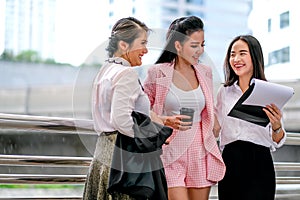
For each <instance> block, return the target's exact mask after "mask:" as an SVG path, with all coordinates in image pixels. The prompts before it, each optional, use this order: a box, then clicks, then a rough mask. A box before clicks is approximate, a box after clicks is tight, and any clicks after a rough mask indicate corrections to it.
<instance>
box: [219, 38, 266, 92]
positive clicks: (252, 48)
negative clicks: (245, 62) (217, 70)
mask: <svg viewBox="0 0 300 200" xmlns="http://www.w3.org/2000/svg"><path fill="white" fill-rule="evenodd" d="M238 40H242V41H244V42H246V43H247V45H248V48H249V52H250V56H251V60H252V64H253V75H252V78H257V79H261V80H265V81H266V77H265V74H264V67H265V65H264V56H263V52H262V48H261V45H260V43H259V41H258V40H257V39H256V38H255V37H253V36H252V35H239V36H237V37H235V38H234V39H233V40H232V41H231V43H230V44H229V47H228V49H227V53H226V57H225V61H224V76H225V84H224V86H225V87H226V86H231V85H232V84H233V83H234V82H235V81H237V80H238V79H239V77H238V76H237V75H236V74H235V72H234V71H233V69H232V67H231V66H230V61H229V60H230V54H231V48H232V46H233V44H234V43H235V42H236V41H238ZM249 84H250V83H249Z"/></svg>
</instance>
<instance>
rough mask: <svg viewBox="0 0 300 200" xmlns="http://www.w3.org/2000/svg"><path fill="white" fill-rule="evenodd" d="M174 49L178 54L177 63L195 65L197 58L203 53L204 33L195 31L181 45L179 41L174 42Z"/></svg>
mask: <svg viewBox="0 0 300 200" xmlns="http://www.w3.org/2000/svg"><path fill="white" fill-rule="evenodd" d="M175 48H176V50H177V54H178V62H179V63H185V64H187V65H196V64H197V63H198V61H199V57H200V56H201V54H202V53H203V52H204V32H203V31H196V32H194V33H192V34H191V35H190V36H189V37H188V39H187V40H186V41H185V42H184V43H183V45H181V44H180V43H179V41H176V42H175Z"/></svg>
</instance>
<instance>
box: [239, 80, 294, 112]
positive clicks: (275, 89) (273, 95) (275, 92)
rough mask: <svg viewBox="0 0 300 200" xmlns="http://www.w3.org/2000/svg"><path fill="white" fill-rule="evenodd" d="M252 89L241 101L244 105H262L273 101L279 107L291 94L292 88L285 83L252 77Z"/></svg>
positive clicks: (292, 92)
mask: <svg viewBox="0 0 300 200" xmlns="http://www.w3.org/2000/svg"><path fill="white" fill-rule="evenodd" d="M252 81H253V83H254V88H253V91H252V92H251V94H250V96H249V97H248V98H247V99H246V100H245V101H244V102H243V103H242V104H244V105H254V106H262V107H265V106H266V105H270V104H271V103H274V104H275V105H276V106H277V107H278V108H279V109H282V108H283V106H284V105H285V104H286V103H287V102H288V100H289V99H290V98H291V97H292V96H293V94H294V89H293V88H291V87H288V86H285V85H281V84H277V83H272V82H267V81H263V80H259V79H253V80H252Z"/></svg>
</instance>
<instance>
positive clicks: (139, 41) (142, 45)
mask: <svg viewBox="0 0 300 200" xmlns="http://www.w3.org/2000/svg"><path fill="white" fill-rule="evenodd" d="M147 37H148V35H147V32H146V31H144V30H143V31H141V33H140V35H139V37H137V38H136V39H135V40H134V41H133V42H132V44H131V45H130V46H129V45H128V44H127V45H128V46H127V48H126V49H127V50H126V52H127V53H125V54H123V55H122V57H123V58H124V59H126V60H127V61H128V62H129V63H130V65H131V66H140V65H142V57H143V56H144V54H146V53H148V49H147V42H148V41H147Z"/></svg>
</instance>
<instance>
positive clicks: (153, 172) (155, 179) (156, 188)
mask: <svg viewBox="0 0 300 200" xmlns="http://www.w3.org/2000/svg"><path fill="white" fill-rule="evenodd" d="M132 118H133V121H134V125H133V129H134V134H135V135H134V138H131V137H128V136H126V135H123V134H121V133H118V135H117V139H116V145H115V148H114V153H113V158H112V164H111V170H110V176H109V187H108V192H109V193H111V194H112V193H113V192H120V193H124V194H128V195H130V196H131V197H134V198H136V199H153V200H154V199H160V200H167V199H168V196H167V183H166V178H165V172H164V168H163V164H162V161H161V159H160V155H161V153H162V145H163V144H164V143H165V141H166V139H167V138H168V137H169V136H170V135H171V134H172V132H173V129H171V128H169V127H166V126H163V125H161V124H158V123H155V122H153V121H151V119H150V117H149V116H147V115H144V114H142V113H140V112H136V111H133V112H132Z"/></svg>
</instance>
